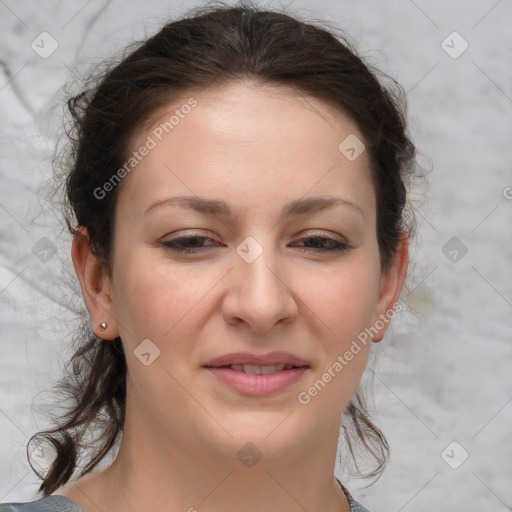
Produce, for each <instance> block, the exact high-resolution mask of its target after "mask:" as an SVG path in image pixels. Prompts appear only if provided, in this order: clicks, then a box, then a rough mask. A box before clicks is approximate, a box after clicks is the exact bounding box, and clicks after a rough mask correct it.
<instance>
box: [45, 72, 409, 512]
mask: <svg viewBox="0 0 512 512" xmlns="http://www.w3.org/2000/svg"><path fill="white" fill-rule="evenodd" d="M190 96H191V95H189V96H187V97H184V99H183V101H182V102H181V101H179V102H174V103H173V104H172V105H169V106H168V107H166V108H165V109H162V110H161V111H160V112H159V113H158V116H157V117H156V118H155V119H154V124H153V126H152V127H151V128H148V129H145V130H143V131H141V132H140V133H138V134H137V136H136V137H135V139H134V141H133V144H132V146H133V148H134V150H135V149H137V148H139V147H140V146H141V145H143V143H144V141H145V140H146V138H147V136H148V135H149V134H151V130H152V129H154V127H155V126H157V125H158V123H159V122H161V121H162V120H165V119H168V118H169V115H170V114H172V112H173V110H174V109H176V108H177V107H178V108H179V106H180V105H182V104H183V103H185V102H186V100H187V98H189V97H190ZM193 96H194V98H196V99H197V101H198V104H197V106H196V107H195V108H193V109H192V110H191V112H190V113H189V114H188V115H187V116H185V117H184V118H183V119H181V120H180V122H179V124H178V125H177V126H175V128H174V129H173V131H172V132H170V134H169V135H167V136H166V137H165V138H164V139H163V140H162V142H160V143H159V144H158V145H157V146H156V147H155V148H154V149H152V150H151V151H150V152H149V154H148V155H147V156H146V157H145V158H144V159H143V160H142V161H141V162H140V163H139V164H138V166H137V167H136V169H134V170H133V171H132V172H131V174H129V175H128V176H127V177H126V178H125V182H124V183H123V186H122V189H121V190H120V195H119V198H118V204H117V207H116V214H115V237H114V260H113V261H114V265H113V274H112V277H111V278H110V277H109V276H107V275H106V274H105V272H104V270H103V267H102V266H101V264H100V262H99V261H98V260H97V259H96V258H95V257H94V255H93V254H92V253H91V251H90V249H89V244H88V238H87V232H86V230H85V229H82V230H81V232H80V233H78V234H77V235H76V236H75V238H74V241H73V248H72V258H73V264H74V267H75V270H76V272H77V275H78V277H79V279H80V283H81V287H82V292H83V296H84V299H85V302H86V305H87V308H88V310H89V313H90V316H91V320H92V325H93V328H94V332H95V333H96V335H97V336H98V337H101V338H104V339H107V340H108V339H113V338H115V337H117V336H121V338H122V340H123V345H124V349H125V353H126V354H127V365H128V377H127V413H126V424H125V430H124V437H123V440H122V443H121V447H120V450H119V454H118V456H117V459H116V460H115V461H114V463H113V464H112V465H111V466H110V467H109V468H107V469H106V470H103V471H101V472H98V473H95V474H93V475H89V476H86V477H84V478H82V479H80V480H78V481H77V482H75V483H72V484H68V485H67V486H65V487H63V488H61V489H59V490H58V491H57V492H55V493H54V494H58V495H63V496H66V497H68V498H69V499H71V500H72V501H74V502H75V503H76V504H77V505H79V506H80V507H81V508H83V509H84V510H85V511H87V512H93V511H94V512H96V511H100V510H101V511H103V512H105V511H107V510H109V511H121V510H123V511H128V512H130V511H138V510H154V511H156V512H159V511H162V512H163V511H164V510H165V511H167V510H183V511H190V512H192V510H194V508H195V509H197V510H198V511H200V512H221V511H222V512H226V511H227V510H229V511H231V510H232V511H235V510H244V511H248V512H256V511H258V512H260V511H261V512H263V511H265V512H267V511H268V510H269V504H272V509H273V510H279V511H281V512H288V511H289V512H292V511H293V512H296V511H297V512H298V511H303V510H304V509H307V510H308V511H310V512H319V511H323V512H334V511H338V512H339V511H340V510H342V511H348V510H349V505H348V501H347V499H346V497H345V495H344V494H343V492H342V491H341V489H340V488H339V486H338V485H337V483H336V482H335V481H334V478H333V474H334V464H335V456H336V448H337V442H338V434H339V429H340V422H341V416H342V412H343V410H344V409H345V407H346V406H347V405H348V403H349V401H350V398H351V397H352V395H353V393H354V392H355V390H356V388H357V385H358V383H359V381H360V378H361V376H362V373H363V370H364V367H365V365H366V361H367V357H368V354H369V350H370V346H371V343H370V342H368V343H367V344H366V345H362V344H361V351H360V352H359V353H358V354H357V355H356V356H354V358H353V359H352V360H351V361H350V362H349V363H348V364H347V365H346V366H345V367H344V368H343V370H342V371H341V372H339V373H338V374H337V375H336V377H335V378H333V379H332V381H331V382H330V383H328V384H327V385H326V386H325V388H324V389H323V390H322V391H321V392H320V393H318V395H317V396H315V397H313V398H312V399H311V401H310V402H309V403H308V404H307V405H303V404H301V403H300V402H299V401H298V399H297V395H298V393H299V392H301V391H304V390H307V389H308V388H309V387H310V386H311V385H312V384H313V383H314V382H315V381H317V380H318V379H319V378H320V377H321V376H322V374H323V373H324V372H325V371H326V370H327V369H328V368H329V367H332V365H333V363H334V362H335V361H336V360H337V357H338V356H339V355H342V354H344V353H345V351H346V350H347V349H348V348H349V347H350V345H351V343H352V341H353V340H355V339H357V336H358V334H359V333H361V332H362V331H363V330H364V329H365V328H367V327H370V326H372V325H374V324H375V322H376V320H377V319H379V315H383V314H386V312H389V311H390V309H391V308H392V307H393V305H394V304H395V303H396V301H397V299H398V297H399V294H400V291H401V288H402V284H403V281H404V276H405V274H406V270H407V264H408V240H407V236H406V235H405V234H404V235H403V238H402V241H401V242H400V245H399V247H398V250H397V252H396V255H395V258H394V262H393V266H392V267H391V268H390V269H389V270H388V271H385V272H383V271H382V270H381V266H380V260H379V248H378V244H377V234H376V198H375V193H374V189H373V185H372V181H371V174H370V169H369V164H368V159H367V154H366V152H363V153H362V154H361V156H360V157H359V158H357V159H356V160H354V161H349V160H348V159H347V158H345V156H344V155H343V154H342V153H341V152H340V151H339V150H338V145H339V144H340V142H341V141H343V140H344V139H345V138H346V137H347V136H348V135H349V134H356V135H357V136H358V137H359V138H360V139H361V140H363V136H362V134H361V133H360V131H359V130H358V128H357V126H356V124H355V123H354V122H353V121H352V120H351V119H350V118H349V117H347V116H346V115H344V114H342V113H341V112H337V111H333V109H332V108H330V107H328V106H327V105H326V104H325V103H323V102H320V101H318V100H316V99H314V98H311V97H304V96H301V95H299V94H297V92H296V91H294V90H293V89H290V88H287V87H285V86H282V87H269V86H265V87H263V86H261V85H259V86H256V85H255V84H254V83H252V82H236V83H231V84H229V85H223V86H220V87H218V88H215V89H209V90H207V91H203V92H200V91H199V92H197V93H195V94H194V95H193ZM181 195H187V196H190V195H198V196H204V197H207V198H210V199H212V198H214V199H219V200H224V201H226V202H227V203H228V204H229V205H230V207H231V209H232V210H233V216H232V217H231V218H228V217H225V216H222V215H207V214H204V213H199V212H196V211H194V210H192V209H190V208H182V207H179V206H171V205H167V206H159V207H156V208H153V209H152V210H151V211H150V212H149V213H147V214H146V215H144V214H143V213H144V211H145V210H146V209H147V208H148V207H149V206H150V205H151V204H153V203H154V202H155V201H157V200H160V199H165V198H168V197H171V196H181ZM313 196H314V197H324V198H325V197H333V196H335V197H340V198H342V199H344V200H346V201H350V202H352V203H354V204H355V205H356V207H348V206H343V205H342V206H334V207H331V208H329V209H327V210H324V211H320V212H316V213H309V214H307V215H298V216H295V217H293V218H289V219H284V220H280V213H281V209H282V207H283V205H284V204H286V203H288V202H289V201H292V200H295V199H300V198H309V197H313ZM191 235H195V236H206V237H209V238H211V239H212V240H213V241H211V240H206V241H203V244H204V245H203V246H202V249H201V251H202V252H199V253H197V254H192V255H186V254H185V255H183V254H180V253H176V252H173V251H172V250H171V249H169V248H166V247H165V246H163V245H162V243H163V242H165V241H170V240H171V239H173V238H178V237H180V236H191ZM248 236H252V237H253V238H254V239H255V240H256V241H257V242H258V243H259V244H260V246H261V248H262V249H263V252H262V254H261V255H260V256H259V257H258V258H256V259H255V260H254V261H253V262H252V263H247V262H246V261H244V259H242V258H241V257H240V256H239V254H238V253H237V252H236V248H237V246H239V245H240V244H241V242H242V241H243V240H244V239H245V238H246V237H248ZM307 236H326V237H329V238H333V239H334V240H338V241H342V242H345V243H347V244H348V247H347V248H346V249H345V250H344V251H331V252H328V251H324V252H315V251H314V248H322V247H326V246H325V245H324V246H322V245H315V244H314V241H313V243H311V241H309V242H308V240H305V238H306V237H307ZM190 246H191V245H189V247H190ZM192 246H193V245H192ZM327 247H329V245H327ZM103 321H106V322H107V323H108V327H107V329H106V330H104V331H103V330H101V329H100V328H99V324H100V323H101V322H103ZM387 326H388V323H385V325H384V327H383V328H382V329H381V330H379V331H378V332H377V334H376V335H375V336H374V338H373V341H375V342H377V341H380V340H381V339H382V337H383V335H384V332H385V330H386V328H387ZM144 339H150V340H151V341H152V343H154V344H155V345H156V346H157V347H158V348H159V350H160V355H159V357H158V358H156V359H155V360H154V361H153V362H152V363H151V364H150V365H149V366H145V365H144V364H142V363H141V361H140V360H139V359H138V358H137V357H136V356H135V355H134V350H135V349H136V348H137V346H138V345H139V344H140V343H141V341H142V340H144ZM107 343H108V341H107ZM273 350H284V351H288V352H291V353H293V354H296V355H298V356H300V357H302V358H304V359H306V360H307V361H308V362H309V364H310V369H309V370H308V371H307V372H306V373H305V374H304V376H303V377H302V378H301V380H299V381H298V382H297V383H295V384H293V385H292V386H290V387H289V388H286V389H285V390H282V391H280V392H278V393H275V394H274V395H271V396H266V397H247V396H243V395H240V394H238V393H237V392H235V391H233V390H232V389H230V388H227V387H226V386H225V385H223V384H222V383H220V382H218V381H217V380H216V379H215V378H214V377H213V376H212V375H211V374H210V372H208V371H207V370H205V369H204V368H202V365H204V364H205V363H206V362H207V361H208V360H209V359H212V358H214V357H217V356H220V355H223V354H227V353H230V352H237V351H249V352H256V353H260V354H261V353H266V352H270V351H273ZM247 442H251V443H253V444H254V445H255V446H256V447H257V448H258V450H259V451H260V452H261V454H262V458H261V459H260V460H259V461H258V462H257V463H256V464H255V465H254V466H253V467H250V468H248V467H246V466H245V465H244V464H242V463H241V461H240V460H239V459H238V458H237V455H236V454H237V451H238V450H240V449H241V448H242V447H243V446H244V445H245V444H246V443H247Z"/></svg>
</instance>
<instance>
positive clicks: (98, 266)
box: [71, 226, 119, 339]
mask: <svg viewBox="0 0 512 512" xmlns="http://www.w3.org/2000/svg"><path fill="white" fill-rule="evenodd" d="M71 258H72V260H73V266H74V268H75V272H76V274H77V276H78V279H79V281H80V286H81V288H82V295H83V297H84V301H85V304H86V306H87V310H88V311H89V315H90V317H91V323H92V328H93V331H94V334H95V335H96V336H97V337H98V338H103V339H114V338H116V337H118V336H119V332H118V330H117V324H116V321H115V315H114V302H113V297H112V292H111V283H110V278H109V277H108V276H107V274H106V272H105V269H104V266H103V265H102V263H101V262H100V261H99V259H98V258H97V257H96V256H95V255H94V254H93V253H92V251H91V248H90V245H89V234H88V232H87V228H85V227H83V226H78V227H77V229H76V233H75V235H74V238H73V244H72V247H71ZM102 324H104V325H105V324H106V326H105V327H104V328H103V326H102Z"/></svg>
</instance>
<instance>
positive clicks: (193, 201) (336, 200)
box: [143, 196, 366, 220]
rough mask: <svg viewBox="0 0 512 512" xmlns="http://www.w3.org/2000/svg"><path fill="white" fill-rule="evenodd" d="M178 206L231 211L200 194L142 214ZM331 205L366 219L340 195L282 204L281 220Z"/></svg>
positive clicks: (228, 214) (221, 212)
mask: <svg viewBox="0 0 512 512" xmlns="http://www.w3.org/2000/svg"><path fill="white" fill-rule="evenodd" d="M164 205H167V206H179V207H181V208H190V209H192V210H195V211H197V212H199V213H204V214H208V215H224V216H226V217H231V216H232V211H231V208H230V206H229V205H228V203H226V202H225V201H221V200H218V199H208V198H206V197H200V196H175V197H169V198H166V199H160V200H159V201H156V202H155V203H153V204H152V205H151V206H149V207H148V208H146V210H145V211H144V213H143V215H146V214H147V213H149V212H150V211H151V210H153V209H155V208H157V207H158V206H164ZM333 206H345V207H348V208H350V209H352V210H354V211H356V212H359V213H360V214H361V215H362V216H363V218H364V219H365V220H366V217H365V214H364V212H363V210H362V209H361V208H360V207H359V206H358V205H357V204H355V203H353V202H352V201H349V200H347V199H342V198H341V197H309V198H306V199H295V200H294V201H291V202H290V203H287V204H285V205H284V207H283V210H282V212H281V220H283V219H286V218H290V217H293V216H296V215H306V214H311V213H316V212H321V211H324V210H327V209H328V208H332V207H333Z"/></svg>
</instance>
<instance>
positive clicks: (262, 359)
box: [204, 352, 309, 368]
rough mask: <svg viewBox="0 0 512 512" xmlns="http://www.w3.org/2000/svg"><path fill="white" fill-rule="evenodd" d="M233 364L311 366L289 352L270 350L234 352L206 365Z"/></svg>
mask: <svg viewBox="0 0 512 512" xmlns="http://www.w3.org/2000/svg"><path fill="white" fill-rule="evenodd" d="M232 364H252V365H257V366H271V365H276V364H291V365H293V366H309V363H308V362H307V361H306V360H304V359H302V358H301V357H298V356H296V355H294V354H290V353H289V352H269V353H267V354H252V353H250V352H233V353H232V354H225V355H223V356H220V357H216V358H215V359H211V360H209V361H208V362H207V363H206V364H205V365H204V366H206V367H210V368H219V367H221V366H230V365H232Z"/></svg>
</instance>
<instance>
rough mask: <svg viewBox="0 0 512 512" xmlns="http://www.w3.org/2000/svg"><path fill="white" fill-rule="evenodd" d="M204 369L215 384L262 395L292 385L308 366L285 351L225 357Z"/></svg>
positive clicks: (302, 360)
mask: <svg viewBox="0 0 512 512" xmlns="http://www.w3.org/2000/svg"><path fill="white" fill-rule="evenodd" d="M204 368H205V369H206V370H208V372H209V373H210V374H211V375H212V376H214V377H215V379H216V381H217V382H220V383H221V384H222V385H224V386H227V387H229V388H230V389H232V390H235V391H236V392H237V393H239V394H242V395H246V396H265V395H270V394H273V393H277V392H279V391H283V390H285V389H286V388H288V387H290V386H292V385H293V384H295V383H296V382H297V381H298V380H300V379H301V378H302V376H303V375H304V373H306V371H307V370H309V369H310V368H311V367H310V365H309V364H308V362H307V361H305V360H304V359H302V358H300V357H297V356H295V355H293V354H289V353H287V352H272V353H270V354H266V355H256V354H249V353H237V354H227V355H224V356H221V357H218V358H216V359H213V360H211V361H209V362H208V364H206V365H204Z"/></svg>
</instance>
